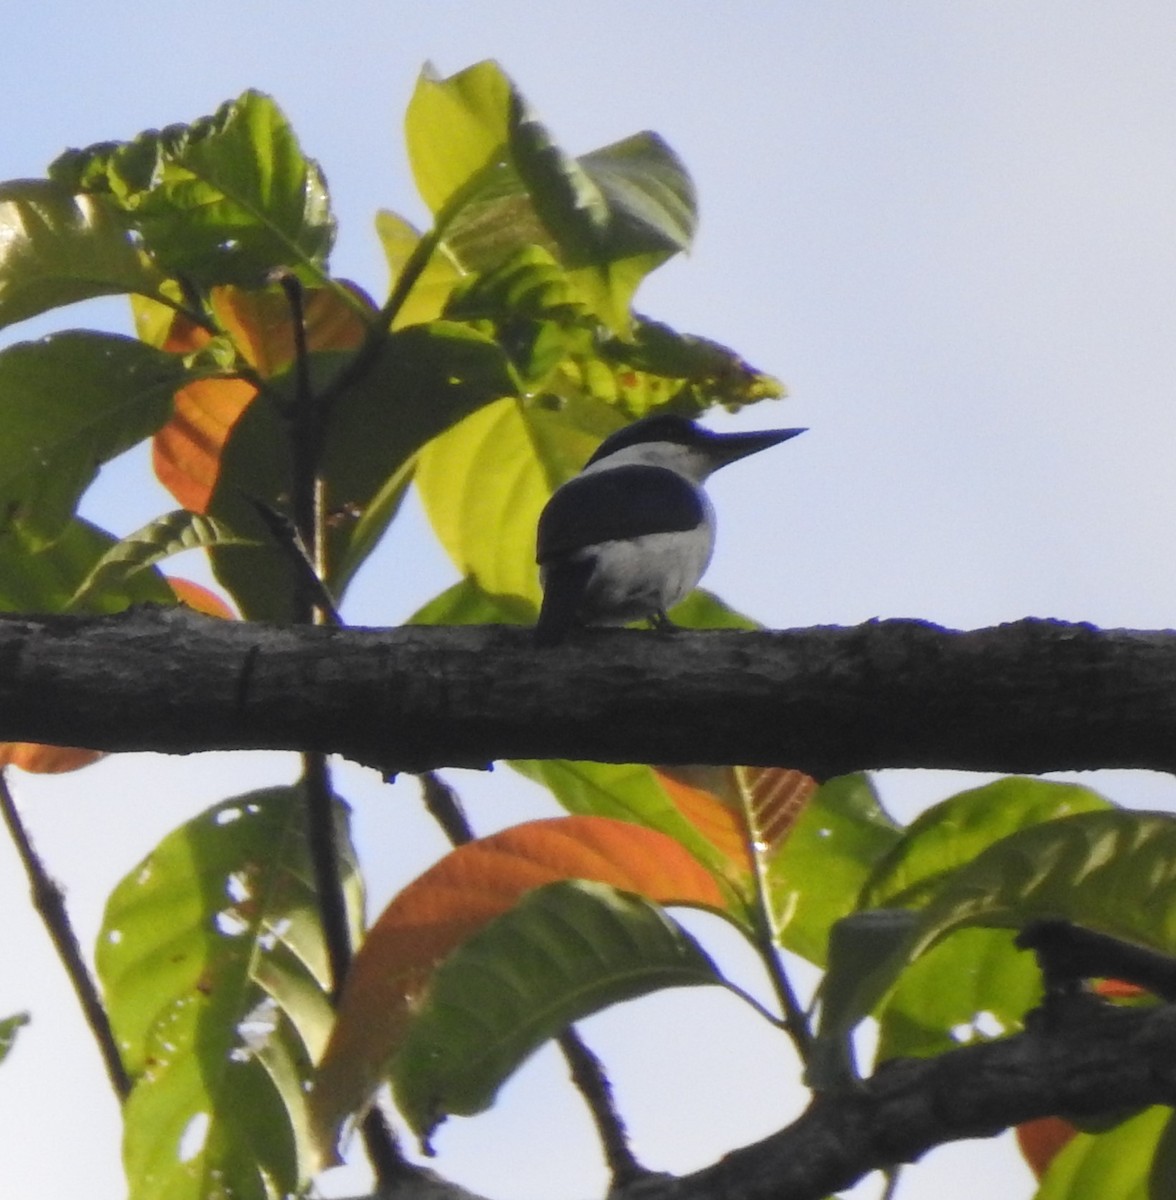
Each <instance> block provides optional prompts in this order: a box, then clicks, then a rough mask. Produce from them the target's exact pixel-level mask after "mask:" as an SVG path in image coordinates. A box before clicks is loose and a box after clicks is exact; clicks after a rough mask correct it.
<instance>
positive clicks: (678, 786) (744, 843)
mask: <svg viewBox="0 0 1176 1200" xmlns="http://www.w3.org/2000/svg"><path fill="white" fill-rule="evenodd" d="M731 774H732V773H731V770H730V768H728V767H659V768H658V769H657V781H658V783H660V784H661V786H662V790H663V791H664V792H665V793H666V795H667V796H669V798H670V800H671V802H672V803H673V805H674V807H675V808H676V809H677V810H678V811H679V812H680V813H681V814H682V816H684V817H685V818H686V820H687V821H689V822H690V824H691V825H693V826H694V828H695V829H697V830H698V832H699V833H701V834H702V836H703V837H704V838H706V840H707V841H708V842H710V844H711V845H712V846H714V848H715V849H716V850H718V851H719V853H720V854H722V856H723V857H724V858H725V859H726V860H727V865H728V868H729V869H730V871H731V873H732V875H733V876H734V877H735V878H737V879H749V878H750V877H751V875H752V872H753V871H754V870H755V864H754V863H753V862H752V861H751V848H750V847H749V845H748V839H747V826H746V824H745V822H744V817H743V810H742V807H741V806H740V804H739V798H738V796H737V795H736V794H735V793H734V789H733V788H731V787H730V786H729V785H730V784H731V782H732V780H731Z"/></svg>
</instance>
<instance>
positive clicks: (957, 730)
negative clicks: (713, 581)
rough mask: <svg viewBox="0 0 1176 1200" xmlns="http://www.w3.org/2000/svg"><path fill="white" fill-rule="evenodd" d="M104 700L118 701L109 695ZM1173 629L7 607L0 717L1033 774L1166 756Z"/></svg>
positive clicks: (84, 727) (419, 757)
mask: <svg viewBox="0 0 1176 1200" xmlns="http://www.w3.org/2000/svg"><path fill="white" fill-rule="evenodd" d="M112 697H117V698H118V702H117V703H111V698H112ZM1174 726H1176V633H1172V632H1148V631H1133V630H1105V631H1104V630H1098V629H1095V628H1094V627H1092V626H1089V625H1071V624H1065V623H1062V622H1057V621H1042V620H1024V621H1019V622H1016V623H1015V624H1010V625H1002V626H998V627H996V628H993V629H982V630H977V631H974V632H970V633H958V632H953V631H950V630H945V629H941V628H939V627H937V626H934V625H929V624H925V623H922V622H917V621H879V622H870V623H868V624H865V625H860V626H857V627H854V628H835V627H829V628H817V629H807V630H789V631H784V632H778V633H767V632H765V633H740V632H730V631H708V632H685V631H682V632H678V633H674V634H658V633H652V632H646V631H637V630H600V631H590V632H587V633H584V634H582V635H581V636H579V637H577V638H575V639H572V640H570V641H569V642H568V643H566V644H564V645H560V646H557V647H552V648H542V647H538V646H536V645H535V643H534V639H533V637H532V635H531V631H530V630H528V629H519V628H511V627H507V626H466V627H460V628H425V627H404V628H399V629H389V630H371V629H346V630H340V629H326V628H306V627H302V628H296V627H279V626H272V625H261V624H254V623H243V622H240V623H238V622H228V621H218V620H215V619H213V618H208V617H203V616H200V615H199V614H196V613H193V612H190V611H187V610H184V609H150V608H145V609H137V610H132V611H130V612H128V613H125V614H122V615H120V616H117V617H72V616H35V617H34V616H4V617H0V738H3V739H12V740H21V741H41V742H55V743H59V744H62V743H64V744H70V745H85V746H91V747H94V748H95V749H102V750H160V751H164V752H168V753H180V754H185V753H192V752H194V751H199V750H212V749H228V748H237V749H261V748H269V749H290V750H318V751H323V752H330V753H339V754H343V755H345V756H347V757H348V758H352V759H354V760H356V761H357V762H361V763H364V764H367V765H369V766H374V767H377V768H379V769H382V770H384V771H386V772H395V771H422V770H426V769H429V768H431V767H434V766H441V765H454V766H480V765H485V764H487V763H488V762H489V761H490V760H491V759H493V758H573V759H594V760H597V761H602V762H659V763H684V762H697V763H716V764H722V763H733V762H734V763H744V764H748V765H760V764H763V765H786V766H789V767H794V768H797V769H799V770H803V771H807V772H808V773H809V774H811V775H814V776H816V777H818V778H828V777H829V776H831V775H836V774H842V773H845V772H848V771H852V770H857V769H861V768H881V767H944V768H952V767H954V768H960V769H964V770H976V771H990V770H996V771H1026V772H1041V771H1049V770H1064V769H1076V770H1084V769H1093V768H1096V767H1136V768H1149V769H1154V770H1173V769H1176V742H1173V739H1172V737H1171V730H1172V728H1173V727H1174Z"/></svg>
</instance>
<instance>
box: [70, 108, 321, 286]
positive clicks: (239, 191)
mask: <svg viewBox="0 0 1176 1200" xmlns="http://www.w3.org/2000/svg"><path fill="white" fill-rule="evenodd" d="M50 174H51V175H52V177H53V178H54V179H55V180H57V181H59V182H60V183H62V184H64V185H65V186H66V187H72V188H75V189H77V190H79V191H94V192H105V193H108V194H110V195H111V196H112V197H114V198H115V199H116V200H117V201H118V203H120V204H121V205H122V207H123V208H124V209H125V210H126V212H127V216H128V219H129V220H130V221H131V223H132V224H133V225H134V226H135V228H136V229H137V230H138V231H139V232H140V233H141V234H142V237H143V239H144V242H145V244H146V247H147V249H148V251H149V252H150V254H151V256H152V257H153V259H154V260H155V261H156V262H157V263H158V264H159V266H160V267H161V268H162V269H163V270H164V271H165V272H167V273H168V274H170V275H177V276H183V277H186V278H188V279H190V280H192V281H194V282H196V283H198V284H202V285H211V284H216V283H239V284H244V285H246V286H257V285H259V284H261V283H263V282H264V280H265V277H266V275H267V274H268V273H269V272H270V271H272V270H273V269H274V268H275V267H280V266H284V267H288V268H290V269H291V270H293V271H295V272H296V273H298V274H299V275H300V276H301V277H302V278H304V279H305V280H306V281H307V282H319V283H324V284H325V283H327V282H328V281H327V277H326V260H327V255H328V253H329V252H330V249H331V245H332V242H333V241H334V237H335V222H334V219H333V217H332V216H331V211H330V202H329V198H328V195H327V187H326V182H325V180H324V179H323V176H322V172H321V171H320V170H319V168H318V165H317V164H316V163H315V162H313V161H312V160H310V159H308V158H305V157H304V156H303V154H302V151H301V149H300V148H299V145H298V142H297V139H296V138H295V136H294V133H293V131H292V130H291V128H290V126H289V123H288V122H287V121H286V118H285V116H284V115H283V114H282V112H281V111H280V109H279V108H278V106H277V105H276V104H275V103H274V101H273V100H272V99H270V97H268V96H265V95H262V94H261V93H260V92H254V91H249V92H245V93H244V94H243V95H242V96H240V97H239V98H238V99H237V100H233V101H229V102H228V103H226V104H223V105H222V106H221V107H220V108H219V109H218V110H217V112H216V113H215V114H214V115H213V116H211V117H204V118H201V119H200V120H197V121H194V122H192V123H191V124H190V125H173V126H170V127H169V128H168V129H165V130H163V131H162V132H159V131H156V130H149V131H148V132H146V133H143V134H140V135H139V136H138V137H137V138H135V139H134V140H133V141H131V142H123V143H113V142H111V143H104V144H101V145H98V146H92V147H90V148H89V149H87V150H73V151H69V152H67V153H66V154H64V155H62V156H61V157H60V158H59V159H58V160H57V161H56V162H55V163H54V164H53V165H52V166H51V167H50Z"/></svg>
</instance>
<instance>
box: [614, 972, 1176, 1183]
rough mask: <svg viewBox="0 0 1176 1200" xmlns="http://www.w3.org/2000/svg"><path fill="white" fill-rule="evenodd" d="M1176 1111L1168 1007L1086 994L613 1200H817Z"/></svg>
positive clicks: (1173, 1016) (1174, 1041)
mask: <svg viewBox="0 0 1176 1200" xmlns="http://www.w3.org/2000/svg"><path fill="white" fill-rule="evenodd" d="M1173 1103H1176V1006H1173V1005H1169V1004H1165V1005H1163V1006H1158V1007H1154V1008H1146V1009H1138V1008H1135V1009H1128V1008H1116V1007H1113V1006H1111V1005H1107V1004H1103V1003H1101V1002H1099V1001H1097V1000H1093V999H1092V998H1091V997H1089V996H1081V997H1071V998H1069V999H1067V1000H1064V1001H1055V1002H1052V1003H1051V1006H1050V1007H1049V1008H1048V1009H1045V1010H1038V1011H1037V1012H1036V1013H1033V1014H1031V1020H1030V1022H1029V1026H1028V1028H1027V1029H1026V1031H1025V1032H1024V1033H1020V1034H1017V1035H1016V1036H1014V1037H1009V1038H1003V1039H1001V1040H999V1041H994V1042H985V1043H982V1044H979V1045H975V1046H966V1047H964V1048H962V1049H960V1050H953V1051H949V1052H948V1053H946V1054H941V1055H939V1056H938V1057H937V1058H928V1059H913V1058H911V1059H894V1060H892V1061H891V1062H889V1063H885V1064H883V1065H882V1067H880V1068H879V1070H878V1071H877V1073H876V1074H875V1075H874V1076H873V1077H872V1078H871V1079H868V1080H866V1081H865V1082H864V1083H863V1084H862V1086H861V1087H860V1088H859V1089H857V1090H855V1091H852V1092H844V1093H837V1094H831V1095H826V1096H818V1097H817V1098H816V1099H815V1100H814V1101H813V1103H812V1104H811V1105H810V1106H809V1108H808V1110H807V1111H806V1112H805V1113H804V1114H803V1115H802V1116H801V1117H800V1119H799V1120H797V1121H796V1122H794V1123H793V1124H792V1125H790V1126H789V1127H788V1128H786V1129H782V1130H780V1131H779V1132H778V1133H774V1134H771V1135H770V1136H769V1137H767V1138H765V1139H764V1140H763V1141H761V1142H758V1143H756V1144H755V1145H752V1146H746V1147H743V1148H742V1149H739V1150H736V1151H734V1152H732V1153H731V1154H728V1155H726V1156H725V1157H724V1158H722V1159H721V1160H720V1161H719V1162H717V1163H715V1164H713V1165H712V1166H709V1167H706V1168H704V1169H703V1170H701V1171H698V1172H696V1173H694V1174H692V1175H687V1176H683V1177H682V1178H679V1179H672V1180H667V1179H661V1180H651V1181H649V1182H647V1183H645V1184H643V1185H642V1184H639V1185H636V1186H634V1187H632V1188H629V1189H626V1190H625V1191H624V1193H623V1198H624V1200H821V1198H822V1197H825V1196H828V1195H830V1194H831V1193H832V1192H834V1191H836V1190H837V1189H839V1188H845V1187H849V1186H851V1185H852V1184H853V1183H855V1182H856V1181H857V1180H859V1179H861V1178H862V1177H863V1176H864V1175H866V1174H868V1173H869V1172H870V1171H872V1170H877V1169H879V1168H883V1167H886V1166H889V1165H890V1164H893V1163H902V1162H913V1161H915V1160H916V1159H918V1158H919V1157H920V1156H921V1155H923V1154H925V1153H926V1152H927V1151H928V1150H931V1149H933V1148H934V1147H935V1146H940V1145H943V1144H944V1143H946V1142H953V1141H960V1140H962V1139H965V1138H983V1137H992V1136H994V1135H995V1134H998V1133H1000V1132H1002V1131H1003V1130H1004V1129H1007V1128H1008V1127H1009V1126H1011V1125H1016V1124H1020V1123H1021V1122H1023V1121H1029V1120H1032V1119H1034V1118H1036V1117H1043V1116H1050V1115H1058V1116H1064V1117H1071V1118H1077V1119H1082V1118H1094V1117H1107V1116H1113V1115H1115V1114H1116V1113H1119V1114H1121V1115H1124V1116H1126V1115H1128V1114H1130V1112H1131V1111H1133V1110H1135V1109H1138V1108H1145V1107H1147V1106H1149V1105H1152V1104H1168V1105H1171V1104H1173Z"/></svg>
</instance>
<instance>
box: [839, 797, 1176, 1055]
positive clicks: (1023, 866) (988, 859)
mask: <svg viewBox="0 0 1176 1200" xmlns="http://www.w3.org/2000/svg"><path fill="white" fill-rule="evenodd" d="M875 911H876V912H879V913H886V914H906V917H907V918H909V924H910V927H909V930H907V931H906V932H905V933H904V934H903V935H902V936H901V937H897V938H896V939H895V940H894V942H893V944H892V945H891V946H890V948H889V952H888V953H887V954H885V955H884V956H883V957H882V959H881V960H880V961H879V962H878V963H877V964H875V966H874V967H873V968H872V969H871V970H869V971H862V970H860V968H859V966H858V964H856V963H855V962H854V961H853V958H852V956H845V957H844V958H842V959H841V960H840V961H839V962H838V963H831V965H830V969H829V971H828V973H827V975H826V980H825V999H824V1001H823V1003H822V1013H821V1030H820V1036H821V1039H822V1040H825V1039H828V1040H830V1041H833V1042H836V1041H838V1040H840V1039H844V1038H845V1037H847V1036H848V1033H849V1031H850V1030H851V1029H852V1028H853V1027H854V1026H855V1025H856V1024H857V1023H858V1022H859V1021H861V1020H862V1019H863V1018H864V1017H866V1016H867V1015H868V1014H869V1013H871V1012H873V1011H874V1010H875V1009H876V1008H877V1007H878V1005H879V1004H880V1003H881V1002H882V1001H883V1000H884V999H885V998H886V997H887V995H888V994H889V993H890V992H891V990H892V989H893V987H894V986H895V983H896V982H897V980H898V979H899V977H900V975H901V974H902V972H903V971H904V970H905V969H906V968H907V967H908V966H909V965H910V964H911V963H913V962H915V961H917V960H918V959H920V958H921V957H922V956H923V955H925V954H927V953H928V952H929V951H930V950H932V949H933V948H934V947H935V946H936V945H938V944H939V943H940V942H941V941H942V940H943V939H944V938H946V937H947V936H948V935H949V934H951V933H954V932H955V931H956V930H959V929H965V928H971V927H975V926H982V927H997V928H1010V927H1011V928H1017V927H1019V926H1022V925H1024V924H1025V923H1026V922H1027V921H1030V920H1033V919H1035V918H1038V917H1062V918H1066V919H1068V920H1071V921H1074V922H1075V923H1076V924H1079V925H1083V926H1087V927H1089V928H1091V929H1096V930H1101V931H1102V932H1104V933H1109V934H1113V935H1114V936H1117V937H1122V938H1125V939H1127V940H1130V941H1136V942H1140V943H1143V944H1144V945H1148V946H1152V947H1154V948H1155V949H1157V950H1163V951H1165V952H1167V953H1173V952H1176V817H1173V816H1171V815H1169V814H1163V813H1138V812H1126V811H1121V810H1118V809H1111V810H1102V811H1093V812H1085V813H1078V814H1076V815H1074V816H1069V817H1062V818H1060V819H1058V820H1053V821H1046V822H1044V823H1043V824H1039V825H1034V826H1031V827H1030V828H1027V829H1022V830H1019V831H1018V832H1016V833H1013V834H1011V835H1010V836H1008V837H1005V838H1003V839H1002V840H1000V841H998V842H996V843H994V844H993V845H991V846H989V847H988V848H987V849H986V850H983V851H982V852H981V853H979V854H978V855H977V856H976V857H975V858H974V859H973V860H972V861H971V862H969V863H967V864H965V865H963V866H961V867H959V868H958V869H957V870H956V871H954V872H953V873H951V874H950V875H948V876H946V877H945V878H944V880H943V881H942V883H941V885H940V886H939V887H938V888H937V889H936V890H935V891H934V892H933V893H932V894H931V895H930V897H929V898H928V899H927V903H926V907H925V908H924V909H923V910H922V912H919V913H914V914H911V913H910V912H909V910H906V909H882V910H875ZM868 917H869V914H855V916H854V917H851V918H849V920H850V921H855V920H858V919H859V918H868ZM878 919H882V918H881V917H879V918H878ZM898 919H899V917H898V916H897V915H895V920H898ZM841 924H842V925H844V924H845V922H842V923H841ZM837 928H839V927H835V932H836V930H837Z"/></svg>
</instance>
